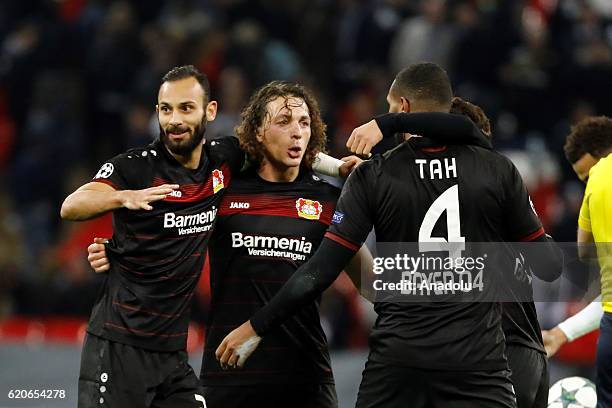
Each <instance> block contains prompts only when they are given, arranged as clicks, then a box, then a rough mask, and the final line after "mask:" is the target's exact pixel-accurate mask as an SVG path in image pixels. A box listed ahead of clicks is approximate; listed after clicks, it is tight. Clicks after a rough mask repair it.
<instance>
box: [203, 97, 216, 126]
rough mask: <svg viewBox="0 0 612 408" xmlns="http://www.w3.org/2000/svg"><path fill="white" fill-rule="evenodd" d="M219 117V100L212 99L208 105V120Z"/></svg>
mask: <svg viewBox="0 0 612 408" xmlns="http://www.w3.org/2000/svg"><path fill="white" fill-rule="evenodd" d="M216 117H217V101H210V102H208V104H207V105H206V120H208V121H209V122H211V121H213V120H215V118H216Z"/></svg>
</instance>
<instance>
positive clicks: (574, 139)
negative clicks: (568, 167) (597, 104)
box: [563, 116, 612, 164]
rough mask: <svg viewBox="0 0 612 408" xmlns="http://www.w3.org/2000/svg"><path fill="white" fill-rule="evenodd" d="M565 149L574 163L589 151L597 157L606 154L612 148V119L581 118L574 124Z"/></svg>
mask: <svg viewBox="0 0 612 408" xmlns="http://www.w3.org/2000/svg"><path fill="white" fill-rule="evenodd" d="M563 150H565V157H566V158H567V160H569V162H570V163H572V164H574V163H576V162H577V161H578V160H580V158H581V157H582V156H584V155H585V154H587V153H590V154H591V156H593V157H595V158H601V157H603V156H605V155H606V154H607V153H609V152H610V150H612V119H610V118H609V117H607V116H594V117H590V118H586V119H584V120H581V121H580V122H578V124H576V125H574V126H572V129H571V132H570V134H569V136H567V139H566V140H565V146H563Z"/></svg>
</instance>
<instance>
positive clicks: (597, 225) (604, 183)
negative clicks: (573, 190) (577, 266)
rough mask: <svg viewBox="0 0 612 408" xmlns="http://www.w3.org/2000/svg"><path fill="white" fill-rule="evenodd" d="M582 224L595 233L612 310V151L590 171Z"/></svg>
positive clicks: (605, 293)
mask: <svg viewBox="0 0 612 408" xmlns="http://www.w3.org/2000/svg"><path fill="white" fill-rule="evenodd" d="M578 225H579V226H580V228H582V229H583V230H585V231H589V232H591V233H592V234H593V238H594V240H595V243H596V245H597V258H598V260H599V267H600V268H601V299H602V305H603V308H604V311H606V312H609V313H612V154H609V155H608V156H607V157H604V158H603V159H601V160H599V162H597V164H596V165H595V166H593V167H592V168H591V170H590V171H589V180H588V182H587V186H586V190H585V192H584V199H583V201H582V207H581V208H580V216H579V217H578Z"/></svg>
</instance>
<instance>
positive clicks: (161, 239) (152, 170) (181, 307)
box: [88, 137, 244, 351]
mask: <svg viewBox="0 0 612 408" xmlns="http://www.w3.org/2000/svg"><path fill="white" fill-rule="evenodd" d="M243 158H244V153H243V152H242V151H241V150H240V149H239V146H238V140H237V139H236V138H234V137H228V138H222V139H217V140H214V141H212V142H210V143H206V144H205V147H204V150H203V152H202V157H201V160H200V164H199V166H198V168H197V169H194V170H192V169H187V168H185V167H183V166H182V165H181V164H180V163H179V162H177V161H176V160H175V159H174V158H173V157H172V155H170V153H169V152H168V151H167V149H166V148H165V146H164V145H163V144H162V142H161V141H157V142H155V143H153V144H151V145H149V146H147V147H144V148H138V149H132V150H129V151H127V152H126V153H123V154H120V155H118V156H115V157H114V158H112V159H111V160H109V161H108V162H106V163H105V164H103V165H102V167H101V168H100V171H98V173H97V174H96V176H95V177H94V179H93V181H95V182H101V183H106V184H109V185H111V186H113V187H114V188H115V189H117V190H139V189H145V188H149V187H153V186H158V185H161V184H166V183H168V184H178V185H179V186H180V187H179V189H178V190H177V191H175V192H173V193H172V194H170V195H169V196H168V197H167V198H166V199H164V200H162V201H157V202H153V203H152V204H151V205H152V206H153V210H151V211H145V210H138V211H132V210H128V209H125V208H122V209H118V210H115V211H113V229H114V234H113V237H112V239H111V240H110V242H109V243H108V244H107V245H106V253H107V255H108V259H109V261H110V264H111V268H110V270H109V272H108V274H107V277H106V281H105V283H104V286H103V288H102V290H101V292H100V294H99V296H98V299H97V300H96V303H95V305H94V308H93V311H92V314H91V318H90V321H89V328H88V331H89V332H90V333H92V334H95V335H97V336H100V337H103V338H106V339H109V340H113V341H117V342H120V343H124V344H129V345H132V346H136V347H141V348H144V349H149V350H155V351H176V350H183V349H185V347H186V341H187V328H188V323H189V311H190V310H189V309H190V308H189V306H190V304H191V298H192V297H193V294H194V288H195V286H196V283H197V281H198V278H199V276H200V271H201V270H202V265H203V263H204V254H205V251H206V246H207V243H208V240H209V238H210V236H211V233H212V230H213V227H214V224H215V221H216V219H217V216H218V211H219V205H220V203H221V198H222V196H223V193H224V192H225V191H226V189H227V187H228V186H229V183H230V181H231V179H232V177H233V176H234V175H235V174H236V173H237V172H239V170H240V168H241V167H242V164H243Z"/></svg>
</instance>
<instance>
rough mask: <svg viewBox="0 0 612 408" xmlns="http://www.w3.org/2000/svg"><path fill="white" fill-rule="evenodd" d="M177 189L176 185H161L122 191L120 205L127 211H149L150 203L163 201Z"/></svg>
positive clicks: (150, 208)
mask: <svg viewBox="0 0 612 408" xmlns="http://www.w3.org/2000/svg"><path fill="white" fill-rule="evenodd" d="M178 188H179V185H178V184H162V185H161V186H157V187H149V188H145V189H143V190H123V191H121V204H122V205H123V207H125V208H127V209H129V210H147V211H150V210H152V209H153V206H151V204H150V203H152V202H155V201H159V200H163V199H164V198H166V197H167V196H168V194H170V193H171V192H173V191H175V190H177V189H178Z"/></svg>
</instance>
